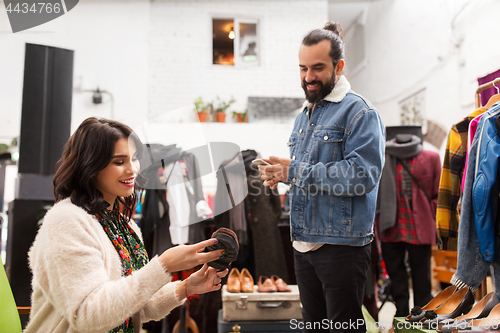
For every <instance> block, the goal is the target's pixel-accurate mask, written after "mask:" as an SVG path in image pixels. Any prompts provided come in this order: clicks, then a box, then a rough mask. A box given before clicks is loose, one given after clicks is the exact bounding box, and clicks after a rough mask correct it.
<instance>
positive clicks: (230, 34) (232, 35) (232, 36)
mask: <svg viewBox="0 0 500 333" xmlns="http://www.w3.org/2000/svg"><path fill="white" fill-rule="evenodd" d="M228 37H229V39H234V30H233V27H231V31H229V35H228Z"/></svg>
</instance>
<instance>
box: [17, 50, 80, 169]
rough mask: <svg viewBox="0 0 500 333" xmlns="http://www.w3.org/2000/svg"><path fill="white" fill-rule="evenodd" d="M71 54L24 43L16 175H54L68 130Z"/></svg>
mask: <svg viewBox="0 0 500 333" xmlns="http://www.w3.org/2000/svg"><path fill="white" fill-rule="evenodd" d="M73 56H74V51H71V50H65V49H60V48H56V47H50V46H44V45H35V44H26V57H25V62H24V88H23V107H22V116H21V138H20V140H19V161H18V163H19V173H28V174H38V175H53V174H54V173H55V166H56V162H57V161H58V160H59V158H61V153H62V149H63V147H64V144H65V143H66V141H67V140H68V138H69V135H70V130H71V100H72V93H73Z"/></svg>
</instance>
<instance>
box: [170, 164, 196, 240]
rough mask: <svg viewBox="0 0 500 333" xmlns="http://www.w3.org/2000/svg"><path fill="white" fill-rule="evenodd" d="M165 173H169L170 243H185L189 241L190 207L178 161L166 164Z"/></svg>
mask: <svg viewBox="0 0 500 333" xmlns="http://www.w3.org/2000/svg"><path fill="white" fill-rule="evenodd" d="M165 174H169V176H168V183H167V202H168V206H169V212H168V213H169V217H170V228H169V230H170V237H171V239H172V244H174V245H177V244H186V243H188V242H189V215H190V212H191V207H190V204H189V198H188V195H187V191H186V184H185V183H184V175H183V172H182V169H181V166H180V163H179V162H176V163H172V164H170V165H168V166H166V167H165Z"/></svg>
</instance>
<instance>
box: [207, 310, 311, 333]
mask: <svg viewBox="0 0 500 333" xmlns="http://www.w3.org/2000/svg"><path fill="white" fill-rule="evenodd" d="M301 323H302V320H297V319H291V320H250V321H245V320H241V321H225V320H224V319H223V318H222V310H219V320H218V321H217V332H218V333H233V332H241V333H285V332H301V331H302V330H299V329H298V327H301Z"/></svg>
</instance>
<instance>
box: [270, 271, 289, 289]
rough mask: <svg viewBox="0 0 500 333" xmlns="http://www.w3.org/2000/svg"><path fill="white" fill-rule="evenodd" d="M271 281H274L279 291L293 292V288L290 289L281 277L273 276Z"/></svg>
mask: <svg viewBox="0 0 500 333" xmlns="http://www.w3.org/2000/svg"><path fill="white" fill-rule="evenodd" d="M271 280H272V281H273V283H274V285H275V286H276V288H277V289H278V291H281V292H290V291H292V288H290V287H289V286H288V285H287V284H286V283H285V281H283V279H282V278H280V277H279V276H277V275H273V276H271Z"/></svg>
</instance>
